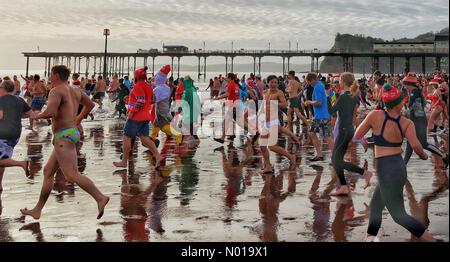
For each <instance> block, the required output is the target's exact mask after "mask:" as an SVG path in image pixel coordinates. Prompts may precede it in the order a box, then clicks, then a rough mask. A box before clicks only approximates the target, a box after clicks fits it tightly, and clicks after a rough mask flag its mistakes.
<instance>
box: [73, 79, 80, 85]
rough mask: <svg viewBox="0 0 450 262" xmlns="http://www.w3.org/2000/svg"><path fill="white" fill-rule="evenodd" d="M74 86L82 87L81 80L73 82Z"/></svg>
mask: <svg viewBox="0 0 450 262" xmlns="http://www.w3.org/2000/svg"><path fill="white" fill-rule="evenodd" d="M72 85H74V86H80V85H81V82H80V81H79V80H77V81H73V82H72Z"/></svg>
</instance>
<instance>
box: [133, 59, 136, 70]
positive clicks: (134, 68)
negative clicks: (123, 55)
mask: <svg viewBox="0 0 450 262" xmlns="http://www.w3.org/2000/svg"><path fill="white" fill-rule="evenodd" d="M133 58H134V67H133V74H134V72H136V57H133Z"/></svg>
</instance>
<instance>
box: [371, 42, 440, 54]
mask: <svg viewBox="0 0 450 262" xmlns="http://www.w3.org/2000/svg"><path fill="white" fill-rule="evenodd" d="M373 51H374V52H375V53H433V52H434V42H404V43H399V42H375V43H373Z"/></svg>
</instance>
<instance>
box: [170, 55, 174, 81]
mask: <svg viewBox="0 0 450 262" xmlns="http://www.w3.org/2000/svg"><path fill="white" fill-rule="evenodd" d="M171 58H172V64H171V70H170V75H171V76H172V77H173V56H172V57H171Z"/></svg>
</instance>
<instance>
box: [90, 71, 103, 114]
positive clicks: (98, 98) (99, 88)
mask: <svg viewBox="0 0 450 262" xmlns="http://www.w3.org/2000/svg"><path fill="white" fill-rule="evenodd" d="M105 94H106V82H105V80H103V77H102V76H99V77H98V81H97V84H96V85H95V94H94V97H93V98H92V101H94V102H95V103H97V104H98V105H99V106H100V108H102V105H103V103H102V101H103V98H104V97H105Z"/></svg>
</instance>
